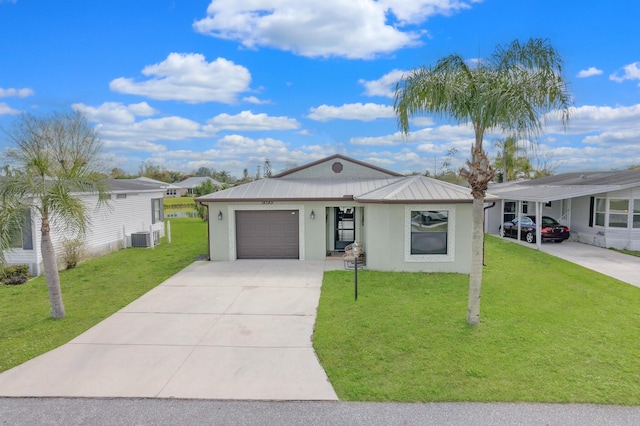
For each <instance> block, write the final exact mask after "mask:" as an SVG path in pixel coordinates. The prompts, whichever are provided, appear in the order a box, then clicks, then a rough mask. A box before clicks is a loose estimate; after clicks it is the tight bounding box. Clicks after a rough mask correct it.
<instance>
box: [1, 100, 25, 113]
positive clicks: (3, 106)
mask: <svg viewBox="0 0 640 426" xmlns="http://www.w3.org/2000/svg"><path fill="white" fill-rule="evenodd" d="M21 112H22V111H19V110H17V109H14V108H11V107H10V106H9V105H7V104H5V103H4V102H0V115H15V114H20V113H21Z"/></svg>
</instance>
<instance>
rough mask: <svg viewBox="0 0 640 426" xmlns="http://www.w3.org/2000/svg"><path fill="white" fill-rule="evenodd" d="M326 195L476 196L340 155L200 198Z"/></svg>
mask: <svg viewBox="0 0 640 426" xmlns="http://www.w3.org/2000/svg"><path fill="white" fill-rule="evenodd" d="M336 160H338V161H336ZM336 166H338V167H336ZM486 198H487V199H489V200H491V199H494V198H496V197H493V196H492V195H489V194H487V197H486ZM326 200H340V201H342V200H352V201H356V202H361V203H398V204H411V203H434V202H447V203H470V202H472V201H473V196H472V195H471V190H470V189H469V188H465V187H462V186H459V185H454V184H451V183H447V182H443V181H440V180H436V179H432V178H428V177H425V176H419V175H418V176H403V175H400V174H398V173H396V172H390V171H388V170H384V169H381V168H379V167H375V166H372V165H370V164H367V163H363V162H362V161H358V160H354V159H352V158H348V157H345V156H343V155H339V154H336V155H333V156H330V157H327V158H324V159H322V160H318V161H315V162H313V163H309V164H307V165H305V166H302V167H297V168H295V169H293V170H290V171H287V172H283V173H280V174H279V175H276V176H274V177H271V178H266V179H261V180H257V181H253V182H250V183H246V184H243V185H238V186H236V187H233V188H229V189H225V190H223V191H218V192H214V193H212V194H208V195H204V196H202V197H199V198H197V199H196V201H198V202H210V203H216V202H229V201H234V202H243V201H326Z"/></svg>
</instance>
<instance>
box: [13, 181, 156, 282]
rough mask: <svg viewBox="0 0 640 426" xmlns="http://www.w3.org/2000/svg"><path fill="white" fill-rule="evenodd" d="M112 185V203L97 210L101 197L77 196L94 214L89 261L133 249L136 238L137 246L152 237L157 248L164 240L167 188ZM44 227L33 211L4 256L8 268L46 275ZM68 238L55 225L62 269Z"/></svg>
mask: <svg viewBox="0 0 640 426" xmlns="http://www.w3.org/2000/svg"><path fill="white" fill-rule="evenodd" d="M108 184H109V186H110V188H111V189H110V199H109V201H108V203H107V204H104V205H101V206H100V207H96V206H97V205H98V202H97V201H98V196H97V194H76V196H77V197H80V198H81V199H82V200H83V201H84V202H85V203H86V205H87V208H88V211H89V213H90V221H91V223H90V225H89V227H88V228H87V233H86V235H85V237H84V241H83V242H84V247H83V248H84V257H85V258H89V257H96V256H100V255H102V254H106V253H109V252H111V251H114V250H119V249H121V248H124V247H130V246H131V245H132V234H134V237H136V238H134V243H135V242H136V241H142V240H144V235H143V234H144V233H149V239H148V241H149V242H151V241H152V240H153V241H154V243H155V244H157V243H158V242H159V239H160V238H161V237H163V236H164V232H165V231H164V206H163V202H162V200H163V196H164V194H165V191H166V188H165V186H163V185H158V184H155V183H151V182H144V181H139V180H135V179H109V180H108ZM40 225H41V220H40V216H39V214H38V213H37V212H35V211H33V210H32V211H30V212H28V214H26V215H25V221H24V223H23V227H22V232H21V238H19V237H17V238H16V239H15V240H16V241H15V245H14V247H13V248H12V249H10V250H7V251H5V253H4V254H5V260H6V263H7V264H9V265H12V264H27V265H29V269H30V274H31V275H40V274H41V273H43V272H44V269H43V266H42V253H41V248H40V241H41V233H40ZM138 237H142V239H141V238H138ZM67 238H68V236H67V235H66V234H65V230H64V228H63V227H61V226H60V225H58V226H56V225H55V223H54V224H52V228H51V239H52V241H53V244H54V248H55V251H56V255H57V256H58V262H59V265H60V267H64V264H63V262H62V253H63V245H64V242H65V240H66V239H67ZM135 245H142V244H135Z"/></svg>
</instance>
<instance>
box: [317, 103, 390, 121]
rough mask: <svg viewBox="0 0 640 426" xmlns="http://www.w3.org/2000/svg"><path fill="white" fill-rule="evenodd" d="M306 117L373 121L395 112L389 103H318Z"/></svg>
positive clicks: (321, 119)
mask: <svg viewBox="0 0 640 426" xmlns="http://www.w3.org/2000/svg"><path fill="white" fill-rule="evenodd" d="M307 117H308V118H310V119H312V120H316V121H329V120H335V119H341V120H360V121H373V120H375V119H377V118H392V117H395V112H394V111H393V107H391V106H389V105H380V104H373V103H367V104H362V103H355V104H344V105H342V106H339V107H336V106H330V105H320V106H319V107H317V108H311V113H310V114H309V115H308V116H307Z"/></svg>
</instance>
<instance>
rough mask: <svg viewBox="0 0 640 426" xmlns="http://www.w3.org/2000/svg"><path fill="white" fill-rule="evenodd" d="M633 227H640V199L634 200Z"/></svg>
mask: <svg viewBox="0 0 640 426" xmlns="http://www.w3.org/2000/svg"><path fill="white" fill-rule="evenodd" d="M633 227H634V228H636V229H637V228H640V199H638V200H633Z"/></svg>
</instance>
